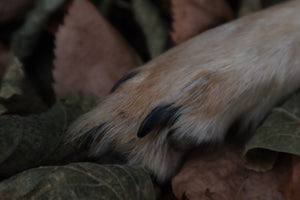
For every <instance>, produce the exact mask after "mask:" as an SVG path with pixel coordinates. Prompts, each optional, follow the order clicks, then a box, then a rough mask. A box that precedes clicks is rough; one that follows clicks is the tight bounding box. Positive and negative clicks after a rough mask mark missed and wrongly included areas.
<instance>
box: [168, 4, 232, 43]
mask: <svg viewBox="0 0 300 200" xmlns="http://www.w3.org/2000/svg"><path fill="white" fill-rule="evenodd" d="M171 5H172V7H171V12H172V18H173V23H172V27H173V31H172V32H171V37H172V39H173V41H174V42H175V43H176V44H180V43H182V42H184V41H185V40H187V39H189V38H191V37H193V36H195V35H197V34H198V33H200V32H202V31H205V30H207V29H209V28H212V27H214V26H217V25H219V24H221V23H223V22H226V21H229V20H231V19H233V12H232V10H231V8H230V7H229V6H228V4H227V3H226V1H224V0H171Z"/></svg>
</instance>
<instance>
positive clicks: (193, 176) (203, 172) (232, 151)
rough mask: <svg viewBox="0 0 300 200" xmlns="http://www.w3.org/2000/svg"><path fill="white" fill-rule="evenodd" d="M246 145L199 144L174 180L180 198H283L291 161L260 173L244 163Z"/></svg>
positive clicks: (280, 199)
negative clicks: (207, 146) (215, 147)
mask: <svg viewBox="0 0 300 200" xmlns="http://www.w3.org/2000/svg"><path fill="white" fill-rule="evenodd" d="M241 153H242V148H239V147H234V146H232V145H231V146H230V145H225V146H223V147H222V148H220V149H219V150H217V151H212V150H210V151H208V150H206V149H203V148H199V149H197V150H196V151H194V152H192V153H191V154H190V155H189V158H188V159H187V161H186V162H185V163H184V165H183V167H182V169H181V171H180V172H179V174H178V175H177V176H175V177H174V178H173V180H172V186H173V192H174V194H175V196H176V197H177V198H178V199H189V200H193V199H207V200H210V199H213V200H221V199H222V200H223V199H239V200H243V199H272V200H283V199H284V198H283V195H282V194H281V193H280V191H279V185H280V183H281V181H282V180H283V179H284V177H285V173H284V172H285V171H287V169H288V165H287V164H286V163H284V162H282V163H281V164H279V165H277V166H276V167H275V168H274V169H273V170H272V171H269V172H267V173H258V172H254V171H250V170H247V169H245V168H244V167H243V161H242V159H241Z"/></svg>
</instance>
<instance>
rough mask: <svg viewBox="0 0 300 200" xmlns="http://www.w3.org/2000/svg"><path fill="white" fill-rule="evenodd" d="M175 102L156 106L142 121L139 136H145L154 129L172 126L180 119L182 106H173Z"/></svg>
mask: <svg viewBox="0 0 300 200" xmlns="http://www.w3.org/2000/svg"><path fill="white" fill-rule="evenodd" d="M172 105H173V103H171V104H165V105H160V106H157V107H156V108H154V109H153V110H152V111H151V112H150V113H149V114H148V115H147V117H146V118H145V119H144V121H143V122H142V123H141V126H140V128H139V130H138V133H137V136H138V137H144V136H146V135H147V134H148V133H149V132H150V131H152V130H154V129H159V128H164V127H166V126H172V125H173V124H174V123H175V121H176V120H177V119H178V117H179V115H180V113H179V108H180V107H172Z"/></svg>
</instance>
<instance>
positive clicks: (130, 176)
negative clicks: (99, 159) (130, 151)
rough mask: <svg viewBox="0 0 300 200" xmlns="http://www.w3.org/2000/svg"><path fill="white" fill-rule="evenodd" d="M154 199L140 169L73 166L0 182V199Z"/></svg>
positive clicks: (46, 169)
mask: <svg viewBox="0 0 300 200" xmlns="http://www.w3.org/2000/svg"><path fill="white" fill-rule="evenodd" d="M5 198H6V199H10V200H17V199H32V200H34V199H53V200H54V199H55V200H58V199H78V200H79V199H99V200H104V199H105V200H106V199H107V200H111V199H119V200H121V199H122V200H135V199H136V200H137V199H139V200H154V191H153V185H152V181H151V179H150V176H149V175H148V174H147V172H146V171H145V170H144V169H143V168H141V167H134V166H121V165H98V164H95V163H73V164H69V165H65V166H56V167H40V168H36V169H31V170H28V171H25V172H23V173H21V174H18V175H16V176H13V177H11V178H10V179H7V180H5V181H3V182H1V183H0V199H5Z"/></svg>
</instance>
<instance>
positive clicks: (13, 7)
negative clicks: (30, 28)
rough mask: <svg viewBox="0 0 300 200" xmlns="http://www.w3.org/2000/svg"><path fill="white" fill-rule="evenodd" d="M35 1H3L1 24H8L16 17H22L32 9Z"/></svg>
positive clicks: (0, 9)
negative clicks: (7, 22)
mask: <svg viewBox="0 0 300 200" xmlns="http://www.w3.org/2000/svg"><path fill="white" fill-rule="evenodd" d="M34 1H35V0H1V1H0V22H6V21H9V20H11V19H13V18H14V17H20V15H22V14H24V13H25V12H26V11H27V10H28V9H30V8H31V7H32V5H33V3H34Z"/></svg>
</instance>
